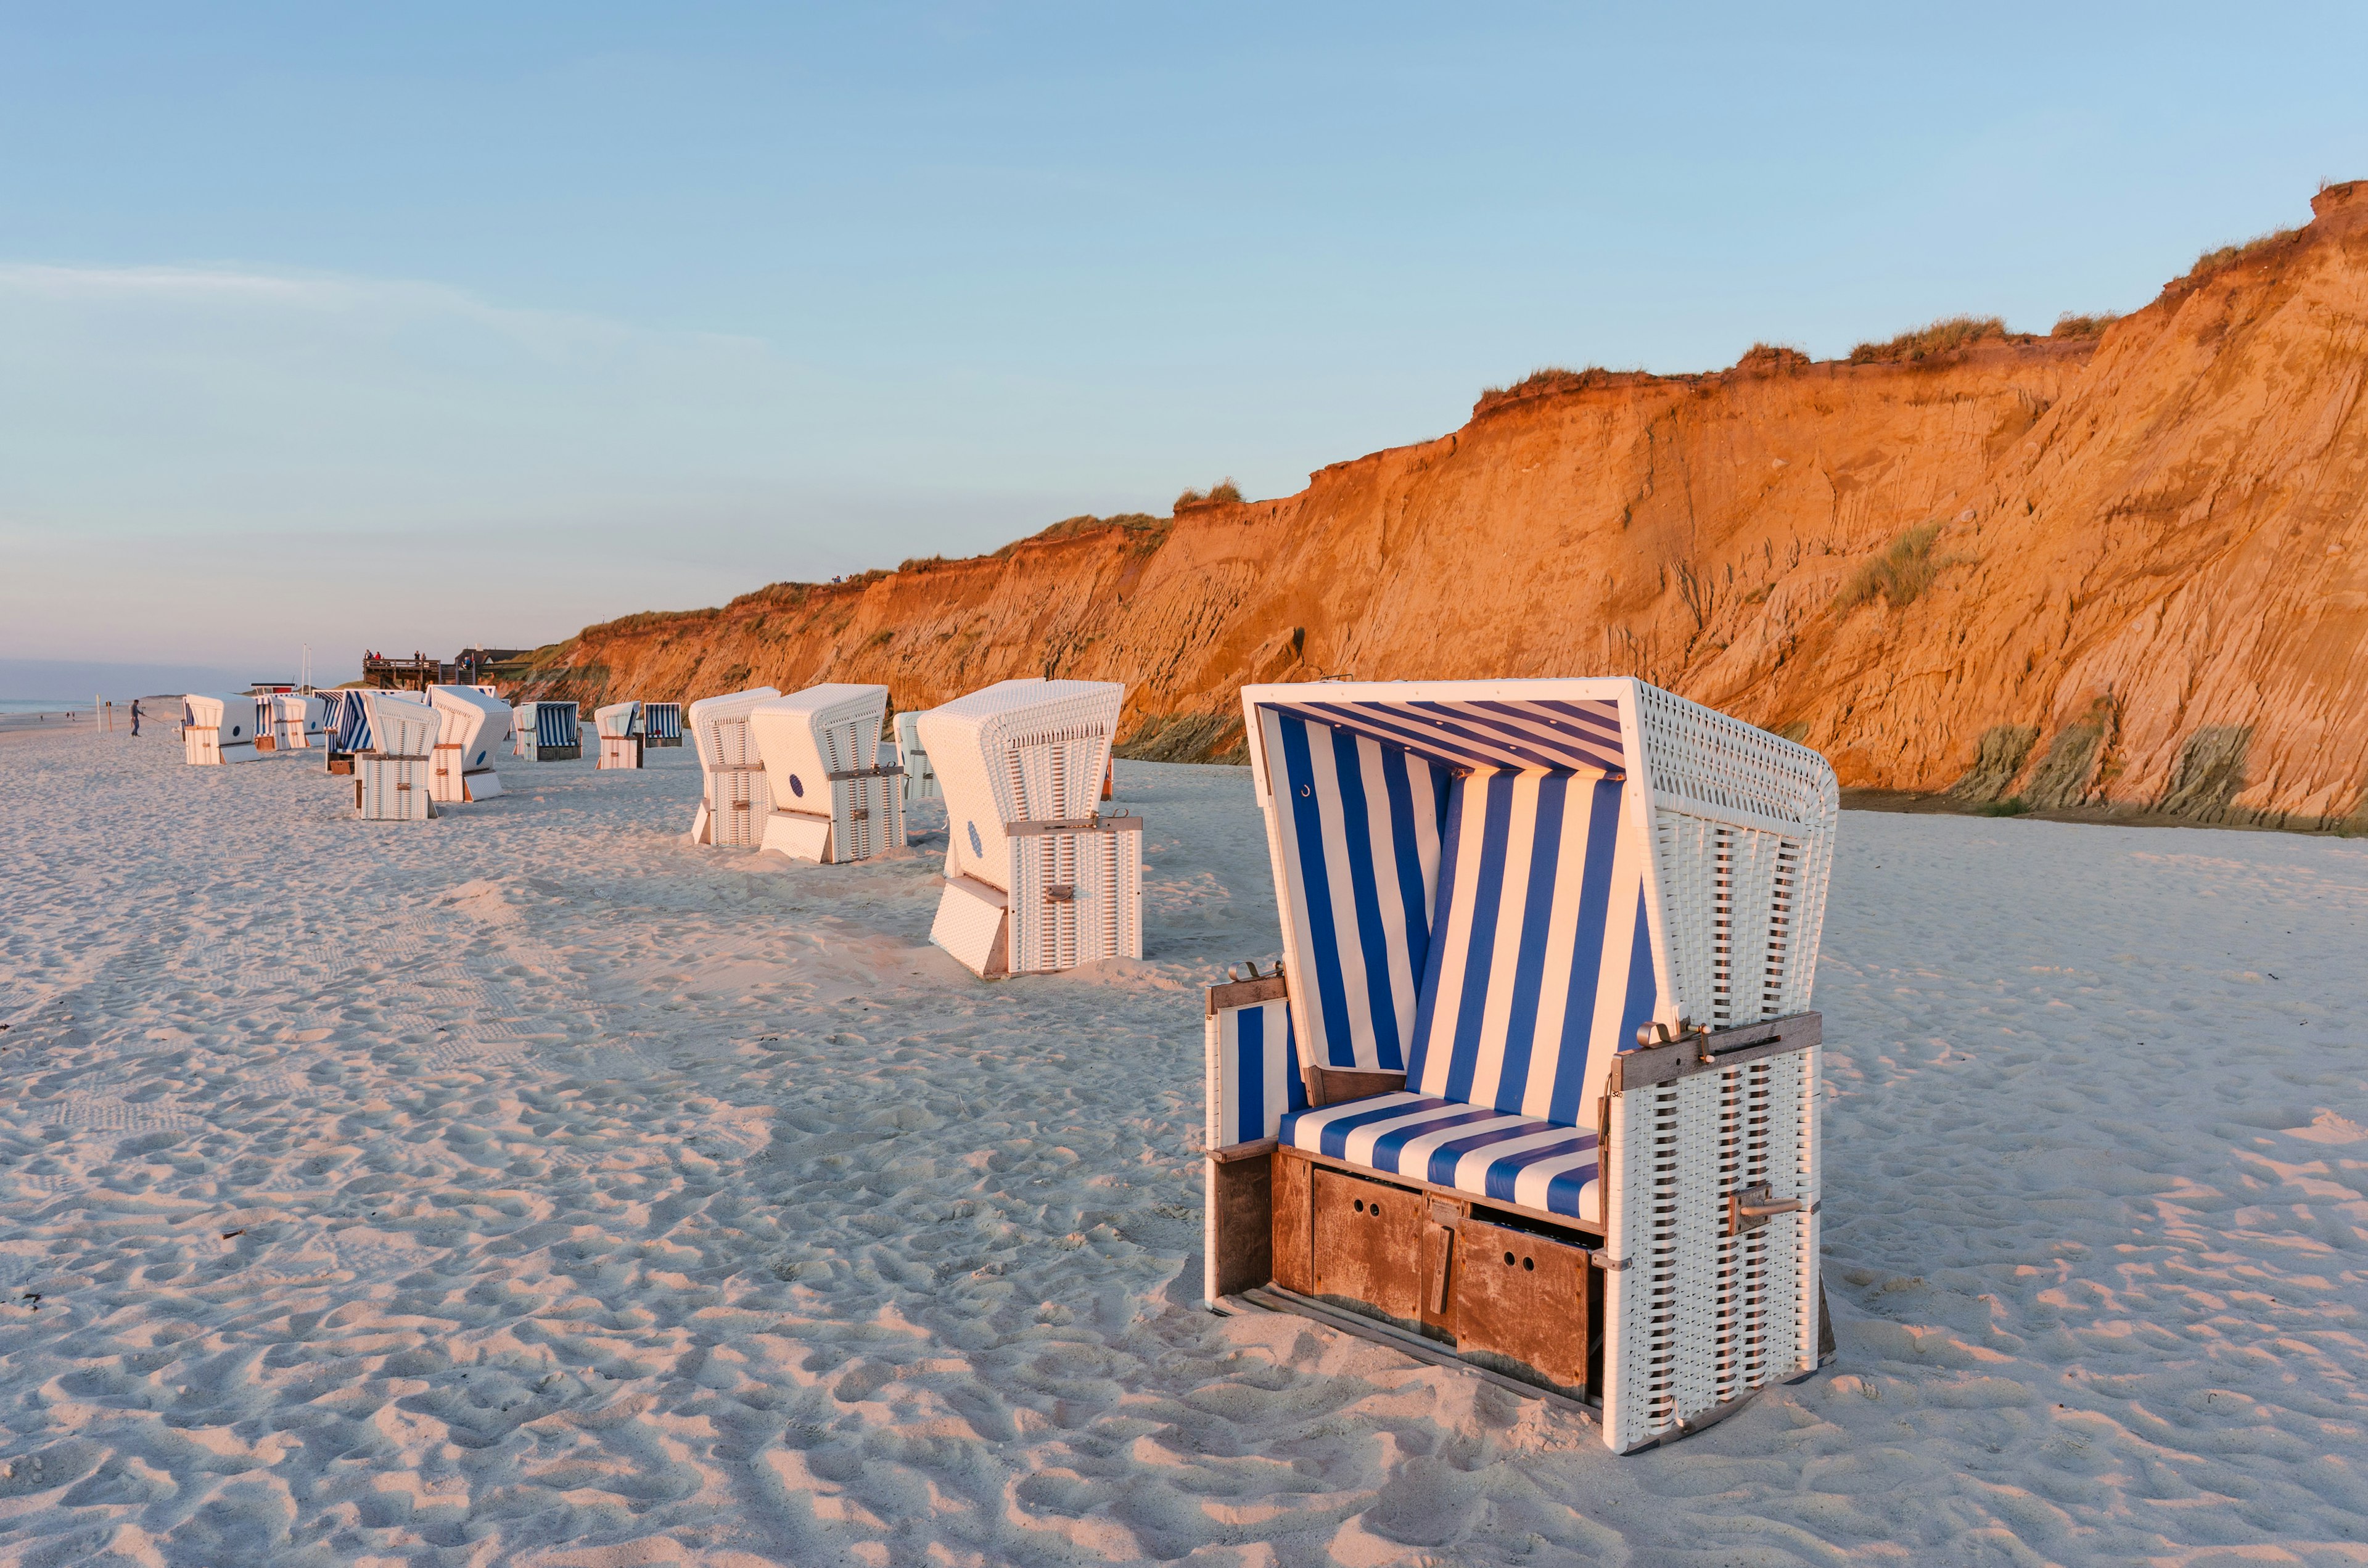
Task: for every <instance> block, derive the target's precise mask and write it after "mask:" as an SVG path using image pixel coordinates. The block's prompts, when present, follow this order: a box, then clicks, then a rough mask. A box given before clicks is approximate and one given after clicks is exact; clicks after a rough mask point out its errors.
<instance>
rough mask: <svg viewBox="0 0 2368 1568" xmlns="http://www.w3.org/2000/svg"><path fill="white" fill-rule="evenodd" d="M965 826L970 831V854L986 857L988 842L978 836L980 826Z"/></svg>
mask: <svg viewBox="0 0 2368 1568" xmlns="http://www.w3.org/2000/svg"><path fill="white" fill-rule="evenodd" d="M963 825H964V826H966V827H968V828H969V829H970V852H971V853H972V854H973V855H977V856H981V857H984V856H985V854H986V840H985V839H983V838H981V837H980V836H979V835H978V824H976V823H974V822H973V823H965V824H963Z"/></svg>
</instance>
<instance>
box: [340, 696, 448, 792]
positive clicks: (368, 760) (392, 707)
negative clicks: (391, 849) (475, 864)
mask: <svg viewBox="0 0 2368 1568" xmlns="http://www.w3.org/2000/svg"><path fill="white" fill-rule="evenodd" d="M355 695H356V696H358V697H359V698H360V699H361V705H362V707H363V709H364V710H365V711H366V712H367V714H368V716H369V735H368V739H369V740H370V746H369V748H368V749H367V750H364V751H359V752H356V753H355V754H353V770H354V809H355V810H356V811H357V812H360V813H361V818H362V820H363V821H364V822H426V821H427V820H428V819H429V818H431V817H433V816H435V815H436V800H435V790H434V787H433V785H432V783H431V780H430V777H429V772H428V770H429V769H430V768H431V767H434V766H435V757H436V744H437V741H438V739H439V738H440V737H441V736H442V734H443V733H444V715H443V714H441V713H440V712H438V710H436V709H435V708H434V707H433V706H432V705H430V704H428V703H425V702H414V701H413V700H411V699H409V698H407V697H398V696H396V695H395V694H394V693H393V692H391V691H363V692H357V693H355Z"/></svg>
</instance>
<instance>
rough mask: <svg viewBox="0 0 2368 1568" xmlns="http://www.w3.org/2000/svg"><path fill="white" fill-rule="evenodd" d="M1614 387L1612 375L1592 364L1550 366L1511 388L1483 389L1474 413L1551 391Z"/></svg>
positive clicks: (1523, 378)
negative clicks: (1571, 368) (1580, 368)
mask: <svg viewBox="0 0 2368 1568" xmlns="http://www.w3.org/2000/svg"><path fill="white" fill-rule="evenodd" d="M1610 385H1611V371H1609V370H1607V369H1604V368H1603V367H1602V366H1600V365H1589V366H1588V367H1587V368H1586V369H1582V370H1565V369H1563V368H1562V367H1561V366H1559V365H1547V366H1543V367H1542V368H1540V369H1535V370H1531V372H1530V373H1529V374H1528V375H1526V376H1523V377H1522V378H1521V379H1520V381H1515V382H1514V383H1513V384H1512V385H1511V386H1509V387H1483V388H1482V389H1481V390H1480V401H1479V402H1478V403H1474V404H1473V405H1472V412H1473V413H1474V414H1480V413H1484V412H1486V410H1488V409H1491V408H1494V407H1496V406H1497V404H1498V403H1512V402H1514V401H1516V400H1517V399H1520V398H1525V397H1542V396H1543V395H1545V394H1546V393H1548V392H1584V391H1586V390H1587V389H1588V388H1589V387H1607V386H1610Z"/></svg>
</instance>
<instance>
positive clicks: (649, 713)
mask: <svg viewBox="0 0 2368 1568" xmlns="http://www.w3.org/2000/svg"><path fill="white" fill-rule="evenodd" d="M642 739H643V742H644V743H645V744H649V745H654V746H678V745H680V744H682V704H681V703H679V702H644V703H643V704H642Z"/></svg>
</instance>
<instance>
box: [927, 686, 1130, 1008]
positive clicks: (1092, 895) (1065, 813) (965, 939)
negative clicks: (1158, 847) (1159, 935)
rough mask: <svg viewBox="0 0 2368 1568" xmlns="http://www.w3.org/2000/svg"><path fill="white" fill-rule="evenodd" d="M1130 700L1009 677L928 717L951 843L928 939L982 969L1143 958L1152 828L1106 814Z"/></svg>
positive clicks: (990, 974) (1114, 689) (1104, 689)
mask: <svg viewBox="0 0 2368 1568" xmlns="http://www.w3.org/2000/svg"><path fill="white" fill-rule="evenodd" d="M1125 694H1126V688H1125V687H1121V686H1119V685H1116V684H1114V683H1111V682H1107V681H1086V680H1050V681H1048V680H1019V681H1005V682H1003V683H1001V684H1000V685H996V686H990V687H986V688H985V690H983V691H973V692H972V693H971V694H970V695H969V696H967V697H962V698H957V699H955V700H953V701H951V702H949V703H947V704H946V705H945V706H943V707H941V708H933V709H931V710H929V711H928V712H927V713H924V714H922V715H921V716H920V719H919V722H918V724H917V726H916V728H917V730H918V732H919V739H920V742H921V745H922V747H923V749H924V750H925V751H927V752H928V756H929V760H930V762H931V763H932V764H933V765H934V766H935V767H936V769H937V773H938V778H939V785H940V787H941V788H942V789H943V790H945V800H946V825H947V839H948V844H947V846H946V891H945V893H944V896H943V897H942V898H941V899H940V900H939V903H938V915H937V920H936V923H935V924H934V926H932V927H931V929H930V932H929V939H930V940H931V941H933V942H935V943H937V944H938V945H939V947H941V948H943V949H946V950H947V951H948V952H950V953H951V954H953V955H954V957H955V958H957V959H959V960H962V963H964V964H965V965H967V966H968V967H969V968H970V969H971V971H973V973H976V974H979V975H981V976H984V977H986V978H994V977H996V976H998V975H1003V974H1023V973H1029V972H1041V971H1051V970H1063V969H1069V968H1072V967H1074V966H1076V965H1077V964H1081V963H1090V962H1093V961H1094V960H1098V959H1106V958H1141V957H1142V956H1143V819H1142V818H1141V817H1128V816H1103V815H1101V814H1100V810H1099V807H1100V798H1101V789H1102V782H1103V779H1104V778H1106V777H1107V776H1108V774H1109V771H1110V742H1111V740H1112V739H1113V737H1114V736H1115V735H1116V733H1117V731H1118V721H1119V709H1120V704H1121V700H1122V699H1123V698H1124V697H1125Z"/></svg>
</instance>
